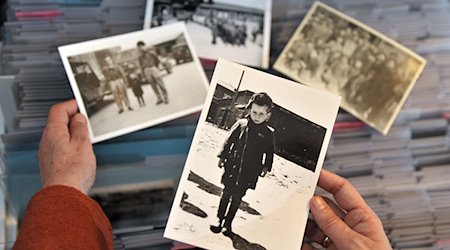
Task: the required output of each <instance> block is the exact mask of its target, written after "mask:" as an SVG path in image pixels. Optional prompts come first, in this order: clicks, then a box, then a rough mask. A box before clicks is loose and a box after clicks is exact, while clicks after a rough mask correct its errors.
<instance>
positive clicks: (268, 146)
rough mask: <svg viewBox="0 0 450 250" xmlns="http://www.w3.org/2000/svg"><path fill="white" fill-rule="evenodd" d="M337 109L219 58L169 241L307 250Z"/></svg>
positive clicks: (332, 100) (325, 98)
mask: <svg viewBox="0 0 450 250" xmlns="http://www.w3.org/2000/svg"><path fill="white" fill-rule="evenodd" d="M339 102H340V98H339V97H338V96H335V95H331V94H329V93H326V92H323V91H320V90H316V89H313V88H310V87H307V86H303V85H299V84H298V83H296V82H293V81H290V80H286V79H282V78H279V77H276V76H273V75H270V74H267V73H264V72H261V71H258V70H255V69H251V68H249V67H246V66H242V65H239V64H236V63H232V62H229V61H226V60H223V59H219V61H218V63H217V66H216V69H215V71H214V75H213V78H212V81H211V85H210V89H209V92H208V97H207V99H206V103H205V106H204V108H203V111H202V114H201V116H200V120H199V124H198V126H197V129H196V132H195V136H194V138H193V143H192V145H191V148H190V151H189V154H188V158H187V160H186V164H185V167H184V170H183V174H182V176H181V180H180V184H179V186H178V190H177V193H176V196H175V200H174V203H173V206H172V209H171V213H170V216H169V221H168V223H167V226H166V230H165V235H164V236H165V237H168V238H170V239H173V240H176V241H180V242H184V243H187V244H191V245H195V246H198V247H201V248H206V249H300V247H301V242H302V237H303V231H304V229H305V226H306V221H307V218H308V211H309V200H310V198H311V197H312V195H313V193H314V190H315V187H316V184H317V180H318V177H319V173H320V170H321V166H322V163H323V161H324V158H325V153H326V149H327V146H328V142H329V140H330V136H331V132H332V129H333V124H334V121H335V119H336V115H337V111H338V109H339Z"/></svg>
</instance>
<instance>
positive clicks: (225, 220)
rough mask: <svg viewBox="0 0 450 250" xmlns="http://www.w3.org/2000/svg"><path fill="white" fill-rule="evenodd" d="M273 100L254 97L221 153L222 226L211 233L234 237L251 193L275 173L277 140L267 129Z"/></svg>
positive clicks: (220, 213)
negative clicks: (261, 179)
mask: <svg viewBox="0 0 450 250" xmlns="http://www.w3.org/2000/svg"><path fill="white" fill-rule="evenodd" d="M272 106H273V103H272V99H271V98H270V97H269V96H268V95H267V94H266V93H257V94H254V95H253V96H252V97H251V99H250V101H249V103H248V105H247V109H248V110H249V114H248V115H247V116H246V118H243V119H240V120H238V121H237V122H236V123H235V124H234V125H233V127H232V128H231V134H230V135H229V137H228V138H227V140H226V141H225V144H224V146H223V149H222V151H221V152H220V153H219V155H218V157H219V158H220V159H219V167H220V168H224V169H225V172H224V174H223V175H222V180H221V182H222V184H223V185H224V189H223V192H222V196H221V199H220V204H219V208H218V211H217V217H218V219H219V224H218V225H217V226H211V228H210V229H211V231H212V232H214V233H219V232H221V231H222V228H225V232H224V234H225V235H232V229H231V224H232V222H233V219H234V217H235V215H236V212H237V210H238V208H239V205H240V204H241V201H242V197H244V195H245V193H246V192H247V190H248V189H249V188H250V189H255V188H256V183H257V181H258V177H259V176H261V177H264V176H265V175H266V174H267V172H268V171H271V169H272V162H273V154H274V139H273V132H272V130H271V128H270V127H269V126H268V125H267V120H268V119H269V118H270V115H271V110H272Z"/></svg>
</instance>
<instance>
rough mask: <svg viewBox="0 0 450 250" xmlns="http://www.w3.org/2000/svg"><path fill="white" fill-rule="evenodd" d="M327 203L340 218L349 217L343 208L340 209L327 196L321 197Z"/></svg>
mask: <svg viewBox="0 0 450 250" xmlns="http://www.w3.org/2000/svg"><path fill="white" fill-rule="evenodd" d="M321 197H322V198H323V199H324V200H325V202H326V203H327V204H328V206H330V207H331V209H332V210H333V212H334V213H335V214H336V215H337V216H339V218H341V219H343V218H344V217H345V215H347V213H346V212H345V211H344V210H342V209H341V207H339V206H338V205H337V204H336V203H334V201H333V200H331V199H330V198H328V197H326V196H321Z"/></svg>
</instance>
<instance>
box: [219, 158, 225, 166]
mask: <svg viewBox="0 0 450 250" xmlns="http://www.w3.org/2000/svg"><path fill="white" fill-rule="evenodd" d="M225 162H226V160H225V159H224V158H219V163H218V165H219V168H223V167H225Z"/></svg>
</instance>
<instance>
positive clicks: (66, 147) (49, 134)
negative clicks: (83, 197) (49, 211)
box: [39, 100, 97, 194]
mask: <svg viewBox="0 0 450 250" xmlns="http://www.w3.org/2000/svg"><path fill="white" fill-rule="evenodd" d="M77 110H78V107H77V103H76V101H75V100H70V101H66V102H63V103H59V104H56V105H54V106H53V107H52V108H51V109H50V111H49V115H48V121H47V126H46V127H45V129H44V132H43V134H42V138H41V142H40V144H39V167H40V172H41V180H42V184H43V187H47V186H51V185H65V186H70V187H74V188H76V189H78V190H80V191H81V192H83V193H84V194H87V193H88V192H89V190H90V189H91V187H92V185H93V184H94V180H95V171H96V167H97V163H96V159H95V155H94V151H93V148H92V144H91V142H90V140H89V134H88V127H87V122H86V118H85V117H84V116H83V115H82V114H80V113H77Z"/></svg>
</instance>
